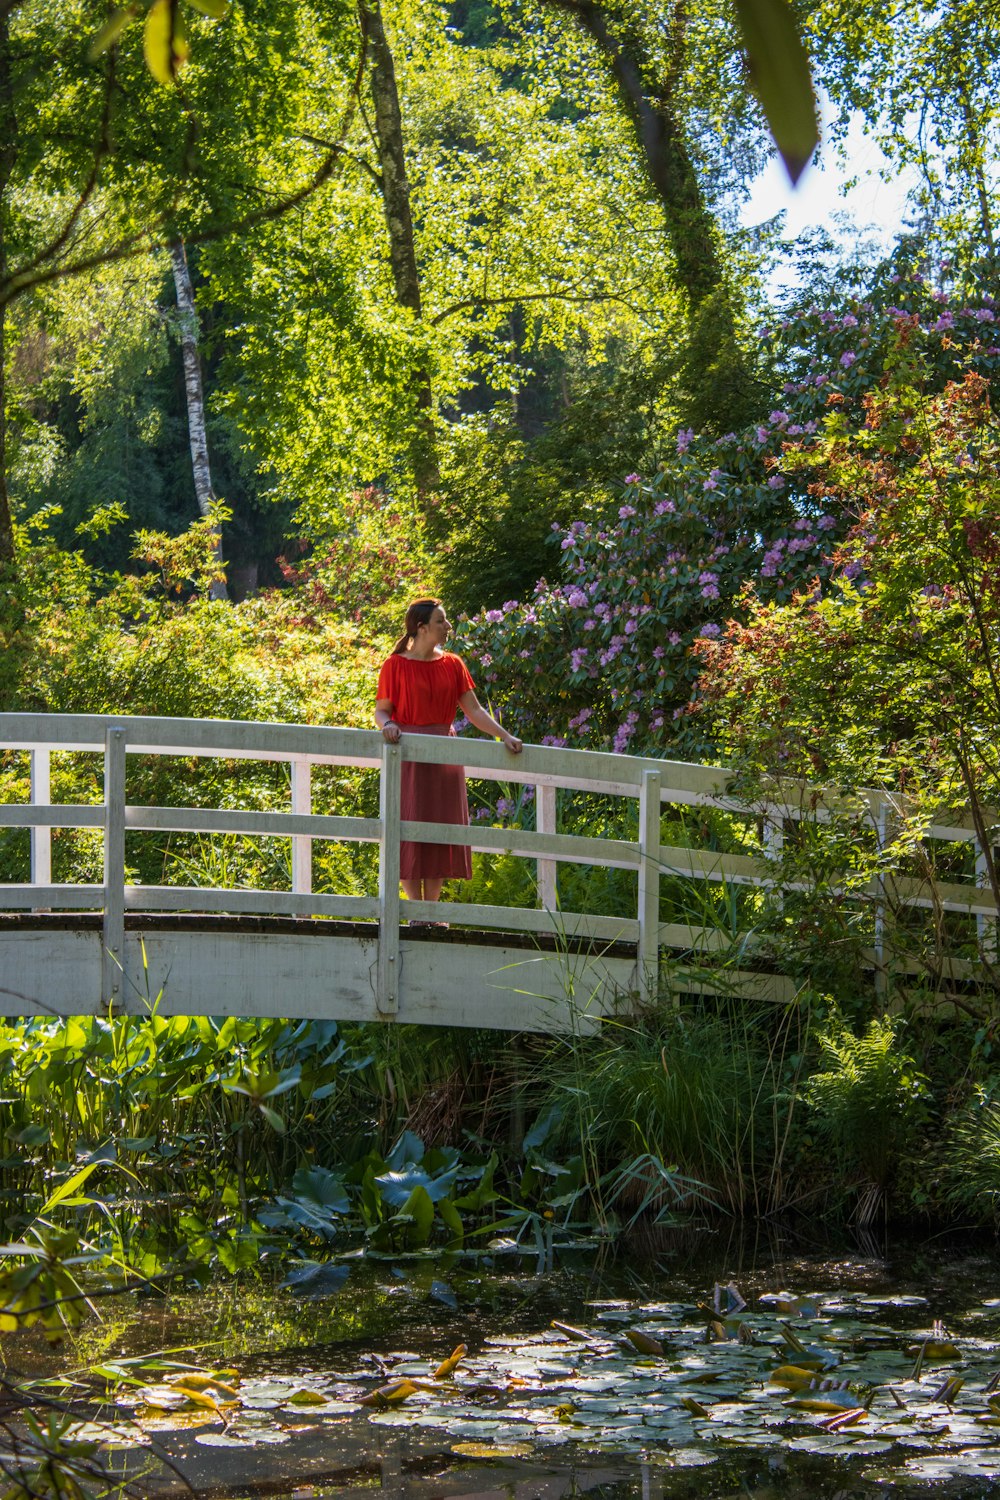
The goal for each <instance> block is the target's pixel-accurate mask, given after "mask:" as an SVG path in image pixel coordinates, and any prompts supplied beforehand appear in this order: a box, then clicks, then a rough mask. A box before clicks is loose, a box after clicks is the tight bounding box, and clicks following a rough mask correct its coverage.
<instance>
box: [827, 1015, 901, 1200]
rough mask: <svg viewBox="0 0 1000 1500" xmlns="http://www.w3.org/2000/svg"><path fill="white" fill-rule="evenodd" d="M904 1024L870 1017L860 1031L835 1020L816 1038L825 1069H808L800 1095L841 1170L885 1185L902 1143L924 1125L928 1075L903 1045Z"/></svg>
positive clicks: (893, 1167)
mask: <svg viewBox="0 0 1000 1500" xmlns="http://www.w3.org/2000/svg"><path fill="white" fill-rule="evenodd" d="M904 1028H905V1022H903V1021H902V1020H901V1019H900V1018H898V1017H888V1016H886V1017H883V1018H881V1019H876V1020H873V1021H870V1022H869V1024H868V1028H867V1030H866V1031H865V1033H864V1035H863V1036H855V1035H854V1033H853V1032H852V1031H851V1030H850V1029H849V1028H848V1027H847V1026H845V1025H844V1024H843V1023H842V1022H840V1021H835V1022H834V1023H833V1024H831V1025H830V1026H829V1027H828V1029H827V1030H826V1031H824V1032H822V1033H820V1035H819V1038H818V1041H819V1045H820V1049H821V1051H822V1054H823V1057H824V1059H825V1061H826V1062H827V1064H828V1066H827V1068H826V1069H825V1070H824V1071H823V1072H818V1073H813V1074H812V1076H811V1077H810V1078H809V1079H808V1081H807V1083H806V1086H805V1090H804V1092H805V1097H806V1099H807V1101H808V1102H809V1104H810V1105H811V1106H812V1108H813V1110H814V1111H815V1115H816V1123H817V1127H818V1129H819V1131H820V1134H821V1135H823V1136H824V1137H825V1138H826V1139H827V1140H828V1141H829V1142H830V1144H831V1145H832V1146H833V1148H834V1150H835V1151H836V1152H837V1153H838V1158H839V1159H838V1162H837V1167H838V1170H839V1171H852V1172H854V1173H856V1174H857V1175H858V1176H859V1177H861V1178H862V1179H863V1180H864V1181H865V1182H866V1183H869V1184H874V1185H875V1186H876V1187H878V1188H885V1187H886V1186H887V1184H888V1183H889V1181H890V1179H891V1177H892V1175H893V1172H894V1170H895V1167H896V1164H897V1161H898V1159H899V1155H900V1152H901V1150H902V1147H903V1145H904V1142H906V1141H907V1140H911V1139H912V1136H913V1132H914V1131H915V1130H918V1129H919V1128H920V1127H921V1125H923V1124H924V1123H925V1122H926V1119H927V1112H928V1109H927V1107H928V1102H929V1098H930V1092H929V1090H928V1087H927V1079H926V1077H925V1075H924V1074H923V1073H921V1072H920V1071H919V1070H918V1068H917V1066H916V1063H915V1062H914V1059H913V1057H912V1056H911V1055H910V1053H909V1052H908V1051H907V1050H906V1048H905V1047H904V1046H903V1044H902V1040H901V1038H902V1034H903V1031H904Z"/></svg>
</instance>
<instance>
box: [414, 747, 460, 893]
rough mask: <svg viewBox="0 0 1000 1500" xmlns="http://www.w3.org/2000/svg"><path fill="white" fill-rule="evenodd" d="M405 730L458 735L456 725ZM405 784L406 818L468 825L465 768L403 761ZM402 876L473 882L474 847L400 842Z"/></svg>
mask: <svg viewBox="0 0 1000 1500" xmlns="http://www.w3.org/2000/svg"><path fill="white" fill-rule="evenodd" d="M401 728H402V730H403V733H404V735H406V734H445V735H454V733H455V727H454V725H453V724H419V725H413V726H411V725H408V724H403V725H402V726H401ZM402 782H403V784H402V789H401V797H400V804H401V806H400V811H401V815H402V818H403V821H404V822H406V821H412V822H417V823H459V824H461V825H462V826H464V827H468V823H469V799H468V797H467V796H466V792H465V769H464V767H462V766H433V765H426V764H423V763H421V762H419V761H413V760H404V761H403V766H402ZM399 875H400V879H401V880H423V879H424V878H425V877H427V878H429V879H431V880H468V879H469V878H470V876H471V875H472V850H471V849H469V848H468V846H467V845H465V844H416V843H413V842H412V841H411V840H409V839H404V840H403V841H402V843H401V844H400V846H399Z"/></svg>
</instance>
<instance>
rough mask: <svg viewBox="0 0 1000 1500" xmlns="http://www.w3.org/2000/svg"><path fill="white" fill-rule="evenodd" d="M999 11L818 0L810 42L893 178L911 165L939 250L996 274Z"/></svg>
mask: <svg viewBox="0 0 1000 1500" xmlns="http://www.w3.org/2000/svg"><path fill="white" fill-rule="evenodd" d="M998 24H1000V12H998V10H997V7H996V5H995V4H980V3H976V0H944V3H943V4H940V5H927V4H924V3H922V0H899V3H897V4H895V5H894V6H892V7H891V8H886V9H882V10H879V9H877V8H876V9H873V8H872V7H870V6H854V7H845V6H843V5H840V4H837V3H835V0H819V3H817V4H816V5H815V6H814V8H813V10H812V14H811V17H810V20H809V30H810V32H811V42H810V46H811V48H812V50H813V52H814V54H815V56H816V60H817V64H818V67H819V69H820V73H821V76H822V79H823V83H824V85H825V87H826V88H827V90H828V91H829V93H830V95H831V97H832V98H833V99H834V100H835V102H836V103H837V104H838V105H839V106H840V109H841V119H840V122H839V126H838V129H839V131H840V132H841V133H843V132H844V131H845V130H846V128H847V123H848V120H849V119H850V117H851V116H852V115H854V114H855V113H857V112H860V113H861V115H862V117H863V119H864V121H865V128H866V131H867V132H868V133H869V134H870V135H872V136H873V137H874V139H875V140H876V141H877V143H878V145H879V146H880V147H881V149H882V150H883V151H884V152H885V154H886V156H887V157H888V159H889V167H888V168H887V170H888V171H890V172H891V173H893V175H896V174H898V173H900V172H905V171H913V172H915V173H916V175H917V177H918V183H919V186H918V188H917V199H918V203H919V206H920V210H921V212H922V213H923V214H924V216H925V217H926V220H927V222H928V223H929V225H930V226H932V229H933V239H934V241H935V243H936V247H937V251H938V254H939V256H943V257H944V258H945V259H947V260H950V261H956V260H958V261H959V262H962V263H964V264H966V265H969V264H974V263H975V262H976V260H977V259H978V258H979V257H981V256H983V255H984V254H985V256H986V258H987V262H988V274H989V275H990V276H992V277H994V278H995V275H996V253H997V232H998V231H997V225H996V222H995V202H994V200H995V195H996V188H997V170H996V164H997V151H998V146H1000V137H998V120H1000V116H998V112H997V104H996V101H997V93H998V88H1000V66H998V59H1000V45H998V43H1000V34H998Z"/></svg>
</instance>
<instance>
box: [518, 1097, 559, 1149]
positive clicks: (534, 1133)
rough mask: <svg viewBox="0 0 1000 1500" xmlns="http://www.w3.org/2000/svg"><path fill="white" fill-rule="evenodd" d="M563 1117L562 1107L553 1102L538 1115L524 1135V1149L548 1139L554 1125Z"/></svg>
mask: <svg viewBox="0 0 1000 1500" xmlns="http://www.w3.org/2000/svg"><path fill="white" fill-rule="evenodd" d="M562 1117H563V1111H562V1107H561V1106H560V1105H558V1104H554V1105H553V1106H552V1108H551V1109H549V1110H546V1111H545V1113H544V1114H541V1115H539V1117H538V1119H537V1120H536V1121H535V1123H534V1125H532V1127H531V1129H530V1130H529V1131H528V1133H527V1134H526V1135H525V1137H524V1141H523V1146H524V1150H525V1151H531V1150H533V1149H535V1148H537V1147H538V1146H541V1145H542V1144H543V1142H544V1141H546V1140H547V1139H548V1137H549V1136H550V1134H551V1133H552V1131H553V1130H554V1128H555V1127H556V1125H558V1124H559V1122H560V1120H561V1119H562Z"/></svg>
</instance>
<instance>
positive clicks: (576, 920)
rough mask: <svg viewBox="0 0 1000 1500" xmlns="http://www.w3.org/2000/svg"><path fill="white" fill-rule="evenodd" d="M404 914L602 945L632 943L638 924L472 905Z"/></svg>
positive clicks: (419, 904) (409, 908)
mask: <svg viewBox="0 0 1000 1500" xmlns="http://www.w3.org/2000/svg"><path fill="white" fill-rule="evenodd" d="M404 909H405V912H406V915H407V916H408V917H412V918H413V920H414V921H418V922H432V921H440V920H442V919H443V918H446V919H447V920H448V921H449V922H451V924H452V925H453V926H462V927H477V928H480V929H482V930H484V931H487V932H490V931H500V932H539V933H546V934H555V935H556V936H557V937H561V936H564V935H565V936H566V937H591V938H595V939H597V940H598V941H599V942H605V943H617V942H622V943H634V942H636V941H637V940H638V937H639V924H638V922H637V921H636V920H635V918H634V917H599V916H591V915H589V914H588V913H586V912H574V911H556V912H548V911H537V910H536V909H535V908H533V907H523V906H476V905H473V904H472V903H471V902H464V901H446V902H444V904H443V905H438V903H437V902H436V901H407V903H406V906H405V908H404Z"/></svg>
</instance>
